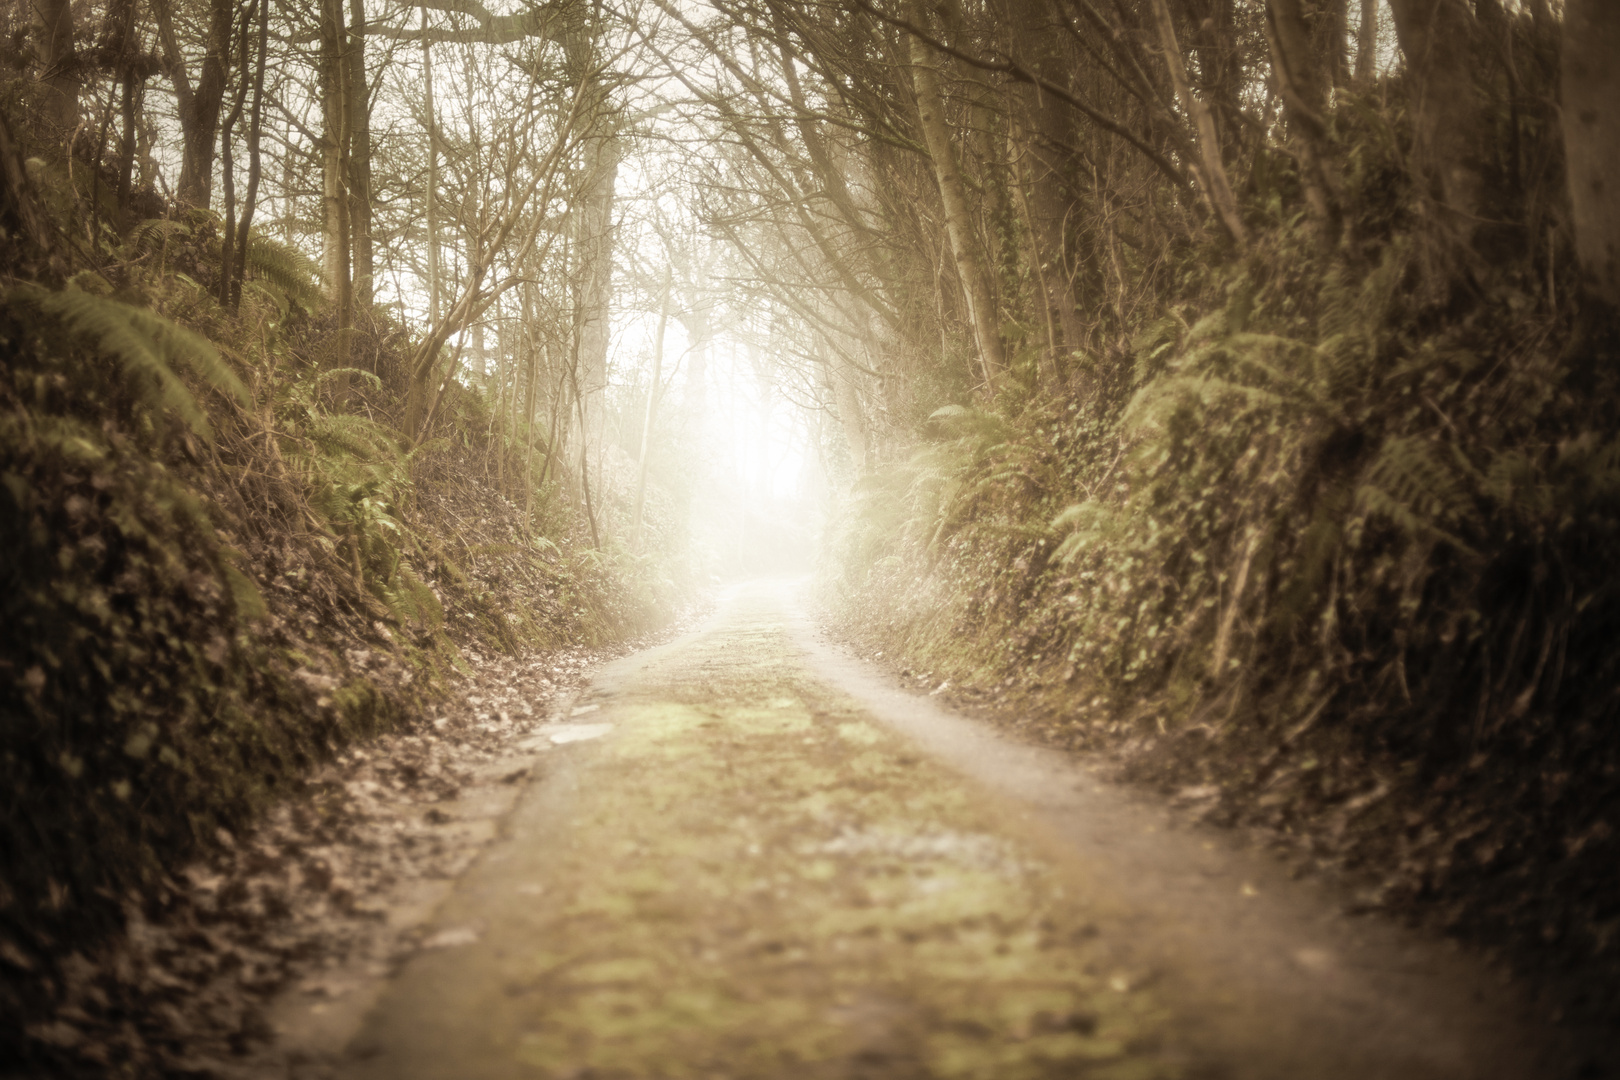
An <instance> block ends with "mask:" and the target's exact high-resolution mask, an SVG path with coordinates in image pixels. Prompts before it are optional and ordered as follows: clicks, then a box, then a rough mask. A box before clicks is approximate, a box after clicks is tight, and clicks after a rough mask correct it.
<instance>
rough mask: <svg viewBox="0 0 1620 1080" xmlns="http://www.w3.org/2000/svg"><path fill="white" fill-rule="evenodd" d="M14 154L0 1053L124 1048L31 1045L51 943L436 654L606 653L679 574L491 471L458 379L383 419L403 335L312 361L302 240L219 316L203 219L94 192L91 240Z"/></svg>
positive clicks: (136, 886) (651, 614) (160, 866)
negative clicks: (400, 423) (107, 203)
mask: <svg viewBox="0 0 1620 1080" xmlns="http://www.w3.org/2000/svg"><path fill="white" fill-rule="evenodd" d="M41 153H42V157H43V156H44V151H42V152H41ZM9 164H10V165H12V166H14V168H13V169H12V170H11V172H10V173H9V174H8V175H11V176H20V175H24V173H25V172H26V173H28V174H30V175H32V176H33V177H34V180H35V183H34V184H33V185H32V186H31V187H28V186H25V187H23V188H17V187H14V186H10V185H7V186H5V187H4V188H3V189H0V202H3V203H4V205H0V219H3V222H5V223H11V224H15V223H17V222H24V223H28V224H29V225H30V227H29V228H24V229H17V228H10V227H8V228H6V229H5V231H4V232H3V235H0V239H3V241H4V247H5V251H4V255H5V257H6V262H5V265H6V267H7V268H9V271H10V272H9V274H8V275H7V276H6V277H5V278H4V279H3V280H0V717H3V740H0V806H3V812H0V865H3V866H4V867H5V875H4V879H3V881H0V974H3V976H4V977H3V978H0V1015H4V1017H5V1018H6V1019H5V1021H4V1022H3V1023H0V1059H4V1060H6V1061H7V1062H9V1063H16V1064H21V1063H26V1064H27V1065H28V1066H29V1067H30V1068H36V1069H40V1070H44V1071H55V1072H65V1073H76V1072H83V1071H85V1070H89V1071H90V1072H97V1071H98V1070H101V1069H119V1068H124V1067H126V1066H127V1067H130V1068H134V1066H133V1065H131V1064H130V1063H128V1062H124V1063H120V1062H112V1061H92V1060H81V1059H80V1057H79V1056H78V1055H79V1053H80V1051H81V1050H84V1048H83V1047H80V1046H78V1045H77V1044H74V1043H73V1042H72V1041H71V1040H67V1039H65V1037H64V1038H57V1037H56V1036H54V1035H53V1034H52V1033H53V1032H59V1031H61V1030H67V1029H62V1028H61V1026H60V1024H58V1023H57V1020H58V1019H60V1018H53V1013H52V1010H53V1008H54V1005H53V1002H55V1001H56V1000H57V999H58V997H60V996H61V993H62V991H63V990H64V987H65V986H66V985H67V984H68V983H69V982H71V980H72V979H73V978H74V975H73V972H74V971H75V970H77V969H76V968H75V967H74V964H75V963H79V964H80V965H81V966H82V960H75V959H74V958H75V957H76V956H81V955H82V954H88V953H91V952H93V951H94V950H95V949H96V947H97V945H98V943H99V942H101V941H103V940H105V939H107V938H108V937H109V936H110V935H115V934H117V933H119V932H120V930H121V928H122V927H123V926H124V925H125V923H126V919H127V918H129V917H130V912H131V911H135V912H138V911H139V910H140V908H141V906H142V904H143V903H145V900H146V898H147V897H150V896H152V895H154V893H157V892H161V891H162V889H163V888H164V886H165V882H166V881H167V880H168V878H169V877H170V876H171V875H172V874H173V873H174V872H175V870H176V868H177V867H178V866H180V865H182V864H183V863H184V862H185V861H186V860H189V859H192V858H194V857H196V856H198V855H199V854H201V853H202V852H204V851H206V850H207V849H209V848H211V847H217V846H218V845H221V844H224V845H229V844H230V843H232V842H233V841H232V837H233V835H234V834H236V833H237V832H239V831H241V830H242V829H243V828H245V827H246V825H247V824H248V823H249V822H251V821H252V820H253V819H254V818H255V816H256V815H258V814H259V813H260V812H261V811H262V810H263V809H264V808H265V807H266V806H267V805H268V804H270V803H271V802H272V801H273V800H275V799H277V798H281V797H284V796H285V795H286V794H288V793H289V792H292V791H294V790H296V789H297V786H298V783H299V778H300V777H301V776H302V775H303V774H305V773H306V772H307V771H308V770H309V769H310V767H311V766H312V765H314V764H316V763H319V762H321V761H323V760H327V759H329V758H331V757H332V756H333V755H334V754H335V753H337V752H338V751H339V750H340V749H341V748H342V747H344V746H346V745H348V744H350V743H352V742H354V741H356V740H359V739H363V738H365V737H367V736H370V735H373V734H376V733H378V732H381V731H383V730H387V729H390V728H394V727H397V726H399V725H402V724H409V723H412V722H414V720H415V718H416V717H418V716H419V715H420V713H421V707H422V705H423V704H424V703H425V702H426V701H427V700H430V699H432V698H433V697H435V696H437V695H439V694H440V693H442V692H443V691H444V689H445V688H446V684H447V680H448V679H450V678H451V677H453V676H454V675H455V673H456V671H457V669H458V668H463V667H464V664H463V662H462V650H466V649H471V650H477V651H480V652H506V653H521V652H525V651H528V650H533V649H548V648H554V647H558V646H561V645H564V644H573V643H589V644H601V643H604V642H607V641H610V640H614V639H617V638H620V637H623V636H627V635H629V634H632V633H635V632H639V631H641V630H645V629H648V628H650V627H651V626H652V625H654V624H656V623H657V622H659V621H660V620H661V619H663V618H664V617H665V616H666V613H667V612H668V611H670V610H671V608H672V606H673V603H674V600H675V586H674V584H673V583H672V582H671V581H670V580H669V576H668V574H666V573H663V572H662V569H661V568H660V567H658V566H655V565H652V564H651V562H650V560H647V559H635V558H632V557H631V556H629V555H627V554H625V553H623V552H608V553H601V552H595V551H590V550H586V548H585V545H584V544H582V543H580V538H581V536H582V535H583V534H584V529H583V526H582V525H581V524H580V522H579V521H578V520H577V516H578V515H577V512H576V510H575V509H574V508H573V507H572V506H571V505H570V503H569V502H568V500H567V499H566V498H560V497H558V488H559V487H560V486H562V485H560V484H559V483H558V482H557V480H556V470H554V471H553V482H552V483H551V484H550V485H548V487H547V488H546V490H543V491H540V492H538V493H526V492H524V491H523V490H522V487H523V481H522V480H520V479H519V477H520V476H521V475H522V473H521V470H520V469H518V468H516V467H512V462H511V461H506V462H505V464H506V465H507V466H508V467H506V468H504V469H499V470H497V473H496V477H497V478H496V479H492V478H490V476H489V475H488V469H487V463H488V462H489V461H490V460H491V459H501V456H502V455H505V456H506V458H507V459H510V458H512V455H513V451H512V449H511V447H510V445H508V440H507V439H506V438H505V437H504V435H503V433H502V432H501V431H500V430H499V428H498V427H496V426H494V425H491V424H490V423H489V422H488V415H487V412H486V411H485V406H484V404H483V401H482V398H481V397H480V396H479V395H478V394H477V393H476V392H474V391H472V390H468V389H466V388H463V387H459V386H457V387H454V388H453V389H452V392H451V394H450V395H449V399H448V400H447V403H446V406H445V408H444V409H443V410H442V411H441V420H440V423H439V424H438V426H437V429H436V431H435V433H434V436H435V437H433V438H431V439H427V440H425V441H423V442H421V444H420V445H413V444H412V443H411V442H410V441H408V440H406V439H404V438H403V437H402V436H401V435H400V434H399V433H398V429H397V427H396V421H397V419H398V416H399V413H400V412H401V411H402V403H403V386H404V384H403V366H404V362H405V355H406V351H405V346H406V345H407V344H408V341H407V335H406V333H405V331H404V329H403V328H402V327H400V326H398V325H395V324H393V323H392V322H390V321H389V319H388V318H387V317H386V316H385V315H383V314H381V313H375V312H372V313H367V319H366V321H365V325H363V326H362V327H361V328H360V329H359V330H358V331H356V332H355V333H354V334H353V335H352V340H351V345H352V346H353V347H352V348H350V349H349V350H348V351H349V353H350V355H351V356H352V357H353V358H354V359H353V360H352V362H353V363H356V364H358V365H363V366H357V367H354V368H351V369H339V370H334V368H333V366H332V363H331V359H330V358H331V357H332V356H334V355H336V348H335V345H336V342H337V334H336V332H335V331H334V330H333V329H332V327H331V325H330V316H329V315H328V314H327V313H326V312H325V310H324V305H323V301H322V288H321V282H320V278H319V272H318V269H317V268H316V267H315V265H314V264H313V263H312V262H311V261H310V260H309V259H308V258H307V257H306V256H304V255H303V254H302V253H301V252H299V251H298V250H296V249H294V248H291V247H288V246H285V245H282V244H279V243H277V242H275V241H273V240H271V239H269V238H267V237H264V236H259V235H257V234H255V236H254V238H253V239H252V241H251V242H250V244H249V250H248V258H247V266H248V274H249V276H248V280H247V281H246V283H245V288H244V290H243V298H242V302H241V306H240V309H239V310H237V311H229V310H227V309H226V308H224V307H222V306H221V305H220V304H219V303H218V302H217V301H216V299H215V295H216V293H217V292H218V287H217V276H218V273H219V269H218V267H219V242H218V239H217V236H218V232H219V224H218V222H217V220H216V219H215V218H213V217H212V216H211V215H209V214H208V213H206V212H199V211H187V212H183V213H182V212H179V211H176V212H175V213H174V215H173V216H172V217H166V218H148V219H142V220H128V221H126V220H123V217H122V216H121V215H120V214H119V213H117V211H118V209H119V208H117V207H112V208H110V209H109V208H104V210H103V212H102V213H101V215H100V218H99V225H100V227H99V234H98V231H97V230H96V229H94V228H88V227H86V219H85V215H84V205H85V202H86V200H85V199H84V198H83V195H84V193H83V192H81V191H78V189H77V188H75V187H74V185H75V184H78V183H81V182H84V183H93V181H82V180H81V178H82V177H83V176H84V170H83V169H79V170H77V171H76V172H74V173H72V174H71V175H70V174H69V172H67V171H63V170H56V171H57V172H62V173H63V175H62V176H61V177H60V178H59V179H60V181H61V182H60V183H59V184H57V185H56V186H54V187H52V188H49V189H47V188H46V187H44V186H42V183H41V182H42V181H44V180H47V179H49V178H50V176H51V175H54V173H53V171H52V170H53V168H54V167H53V166H51V165H49V164H47V163H45V162H44V161H43V160H42V159H41V158H36V159H33V160H32V161H31V162H30V163H29V165H28V166H27V169H24V168H23V166H22V165H21V163H20V162H11V163H9ZM87 237H88V238H89V239H86V238H87ZM525 510H527V512H525ZM105 1004H106V1008H107V1009H108V1010H109V1016H108V1017H103V1018H102V1020H103V1021H108V1022H116V1015H117V1010H118V1009H120V1008H123V1007H126V1006H127V1005H128V1004H129V1003H120V1002H117V1001H108V1002H107V1003H105ZM109 1018H111V1019H110V1020H109ZM85 1052H89V1051H85ZM137 1071H139V1070H138V1069H137Z"/></svg>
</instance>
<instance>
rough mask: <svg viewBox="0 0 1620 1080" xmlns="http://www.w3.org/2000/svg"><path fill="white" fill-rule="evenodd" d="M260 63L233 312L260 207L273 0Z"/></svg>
mask: <svg viewBox="0 0 1620 1080" xmlns="http://www.w3.org/2000/svg"><path fill="white" fill-rule="evenodd" d="M258 48H259V52H258V62H257V64H256V66H255V67H254V69H253V108H252V111H251V112H250V113H249V116H248V181H247V193H246V195H244V196H243V199H242V223H241V224H240V225H239V226H237V239H236V268H235V270H234V271H233V272H231V274H230V277H231V299H230V304H231V308H232V310H234V309H235V308H236V307H237V305H238V304H240V303H241V301H242V279H243V277H244V276H245V275H246V273H247V249H248V240H249V238H250V237H251V236H252V234H253V214H254V211H255V209H256V208H257V205H258V198H259V176H260V174H261V171H262V169H261V164H260V154H259V151H260V144H261V142H262V141H263V138H262V136H263V133H264V70H265V65H266V60H267V59H268V57H269V53H270V0H259V44H258Z"/></svg>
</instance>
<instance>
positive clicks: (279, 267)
mask: <svg viewBox="0 0 1620 1080" xmlns="http://www.w3.org/2000/svg"><path fill="white" fill-rule="evenodd" d="M247 266H248V269H250V270H252V271H253V273H254V274H255V275H257V276H258V277H260V278H263V279H264V280H265V281H267V282H269V283H270V284H272V285H274V286H275V287H276V288H277V289H279V290H280V291H281V295H282V296H283V297H285V298H286V299H287V300H288V301H289V302H291V303H294V304H297V305H298V306H299V307H301V308H303V309H304V310H305V311H313V310H315V308H316V307H318V306H319V305H320V302H321V298H322V296H323V290H324V289H325V287H326V275H325V274H323V273H322V272H321V268H320V266H319V265H317V264H316V262H315V260H314V259H311V258H310V257H309V256H308V255H306V254H304V253H303V252H302V251H300V250H298V249H297V248H295V247H293V246H292V245H291V244H283V243H282V242H280V241H279V240H272V239H270V238H269V237H268V236H265V235H263V234H262V233H260V232H258V231H257V230H254V231H252V232H250V233H249V234H248V246H247Z"/></svg>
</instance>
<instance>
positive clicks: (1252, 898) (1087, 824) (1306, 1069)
mask: <svg viewBox="0 0 1620 1080" xmlns="http://www.w3.org/2000/svg"><path fill="white" fill-rule="evenodd" d="M573 712H574V713H575V714H576V715H575V716H574V717H573V718H572V719H571V721H570V723H569V726H567V727H566V728H561V729H558V728H554V729H552V730H553V732H554V736H553V741H554V742H558V743H559V745H557V746H556V748H555V749H554V750H552V751H551V752H550V753H549V755H548V757H547V758H546V760H545V765H544V767H543V768H542V769H541V770H540V771H539V777H540V778H539V779H538V780H537V781H536V782H535V783H534V784H533V786H532V787H531V789H530V790H529V791H528V792H527V793H526V794H525V795H524V796H523V797H522V798H521V799H520V800H519V802H518V804H517V806H516V808H515V809H514V811H513V812H512V814H511V816H510V818H509V819H508V821H507V822H506V824H505V828H504V834H503V837H502V839H501V840H499V841H497V842H496V843H495V844H494V845H492V846H491V847H490V849H489V850H488V851H487V852H486V853H485V855H484V856H483V858H482V859H481V860H479V862H478V863H477V864H476V865H475V866H474V867H473V868H472V869H471V870H470V871H468V873H467V874H466V875H465V877H464V878H463V879H462V880H461V882H460V883H459V884H458V886H457V888H456V889H455V890H454V892H453V893H452V894H451V896H450V897H449V899H448V900H447V901H446V902H445V904H444V906H443V907H442V908H441V910H440V911H439V913H438V915H437V916H436V918H435V920H434V924H433V933H432V936H431V937H430V938H429V941H430V942H432V943H435V944H436V945H438V947H436V948H430V949H426V950H424V951H422V952H420V953H419V954H417V955H416V956H415V957H414V958H413V959H412V960H411V961H409V962H408V963H407V964H406V965H405V966H404V967H403V969H402V970H401V972H400V973H399V975H398V976H397V978H396V979H395V980H394V982H393V983H392V984H391V985H390V986H389V988H388V989H387V990H386V992H385V993H384V994H383V995H382V997H381V999H380V1001H379V1003H378V1004H377V1006H376V1007H375V1008H374V1009H373V1011H372V1013H371V1014H370V1016H369V1017H368V1019H367V1020H366V1022H365V1024H364V1026H363V1028H362V1030H361V1031H360V1033H359V1034H358V1035H357V1036H356V1037H355V1038H354V1039H353V1041H352V1042H351V1044H350V1048H349V1052H348V1054H349V1056H348V1060H347V1064H346V1066H345V1068H346V1072H345V1075H347V1076H349V1077H352V1078H354V1080H361V1078H376V1080H383V1078H389V1080H395V1078H397V1080H407V1078H422V1080H428V1078H443V1080H482V1078H492V1080H493V1078H504V1077H538V1078H557V1080H561V1078H585V1077H595V1078H603V1080H605V1078H626V1080H629V1078H638V1080H639V1078H647V1080H651V1078H671V1080H673V1078H680V1077H705V1078H719V1077H727V1078H734V1080H741V1078H797V1077H806V1078H810V1077H815V1078H820V1077H829V1078H831V1077H838V1078H845V1077H863V1078H873V1080H877V1078H889V1077H894V1078H910V1077H918V1078H921V1077H982V1078H985V1080H990V1078H994V1080H1014V1078H1019V1077H1031V1078H1035V1077H1076V1076H1087V1077H1091V1076H1096V1077H1120V1078H1124V1077H1142V1078H1149V1077H1175V1076H1230V1077H1234V1078H1237V1077H1278V1078H1281V1077H1293V1078H1300V1077H1324V1078H1328V1077H1340V1076H1342V1077H1369V1078H1370V1077H1381V1078H1392V1080H1399V1078H1405V1077H1458V1078H1461V1077H1497V1076H1500V1077H1504V1078H1505V1077H1530V1076H1536V1075H1543V1069H1544V1068H1545V1067H1546V1060H1547V1059H1545V1058H1544V1057H1543V1054H1544V1053H1545V1052H1546V1050H1545V1047H1544V1046H1543V1045H1542V1044H1541V1041H1540V1037H1539V1036H1537V1035H1536V1034H1535V1033H1533V1032H1529V1031H1527V1030H1525V1029H1524V1027H1523V1025H1522V1024H1521V1023H1520V1022H1519V1021H1518V1020H1517V1019H1516V1017H1518V1016H1520V1015H1522V1012H1521V1011H1519V1010H1517V1009H1516V1008H1515V1003H1514V1002H1513V1000H1512V999H1511V997H1510V996H1509V995H1508V994H1507V992H1506V991H1503V990H1498V989H1496V986H1497V983H1496V981H1495V980H1494V979H1493V978H1492V977H1491V976H1490V975H1489V974H1488V973H1487V972H1486V971H1485V970H1484V969H1483V968H1479V967H1476V966H1474V965H1473V964H1472V963H1471V962H1470V961H1467V960H1465V959H1463V958H1460V957H1458V956H1456V955H1455V954H1453V953H1451V952H1448V951H1447V950H1445V949H1443V948H1439V947H1435V946H1432V945H1429V944H1426V943H1424V942H1422V941H1419V940H1417V939H1415V938H1412V937H1409V936H1408V935H1406V934H1404V933H1402V932H1399V931H1397V930H1394V929H1391V928H1387V927H1381V926H1378V925H1375V924H1369V923H1366V922H1365V920H1351V919H1347V918H1345V917H1342V916H1339V915H1337V914H1335V912H1336V910H1337V909H1336V908H1335V907H1334V906H1333V904H1332V901H1331V898H1330V897H1327V896H1326V895H1325V893H1321V892H1318V891H1315V890H1314V889H1312V888H1311V887H1306V886H1300V885H1297V884H1295V883H1292V882H1288V881H1287V880H1286V879H1285V877H1284V875H1282V874H1281V873H1280V872H1279V871H1277V870H1275V869H1273V868H1271V867H1269V866H1268V865H1267V864H1266V863H1265V861H1264V860H1262V859H1259V858H1257V857H1254V856H1250V855H1245V854H1244V853H1242V852H1238V851H1233V850H1230V849H1229V848H1228V846H1227V845H1226V844H1225V843H1224V841H1220V840H1219V839H1218V838H1212V837H1210V836H1205V835H1204V834H1203V833H1201V832H1197V831H1188V830H1185V829H1173V828H1170V825H1171V822H1169V821H1168V819H1166V818H1165V817H1164V815H1163V814H1162V813H1161V812H1158V811H1155V810H1154V809H1153V808H1152V807H1151V806H1149V805H1147V804H1144V803H1140V802H1137V801H1134V800H1132V799H1130V798H1128V797H1126V796H1124V795H1122V794H1121V793H1120V792H1118V791H1117V790H1116V789H1112V788H1109V787H1106V786H1104V785H1101V784H1099V783H1098V782H1096V781H1095V780H1094V779H1092V778H1090V777H1089V776H1088V775H1087V774H1086V773H1084V772H1083V771H1081V770H1079V769H1078V767H1076V766H1074V765H1073V764H1071V763H1069V762H1068V761H1066V760H1065V759H1063V758H1062V757H1060V756H1059V755H1055V754H1051V753H1049V752H1045V751H1036V750H1032V749H1029V748H1024V747H1019V746H1016V745H1013V744H1010V743H1007V742H1005V741H1004V740H1002V739H1001V738H1000V737H998V736H995V735H992V734H990V733H989V732H988V731H987V730H986V729H984V728H982V727H981V726H979V725H976V724H974V723H971V722H969V721H965V720H962V719H960V718H954V717H951V716H949V715H947V714H945V713H943V712H942V711H941V710H938V709H936V708H934V706H933V705H932V703H930V702H927V701H926V700H922V699H917V698H915V697H913V696H910V695H906V694H904V693H902V692H901V691H899V690H897V689H893V688H890V687H888V686H886V684H885V683H884V681H883V680H882V679H880V678H878V677H876V676H874V675H872V674H871V673H869V672H863V671H862V670H861V668H860V666H859V665H857V664H855V663H854V662H852V661H850V660H848V659H845V658H842V657H841V656H840V654H838V653H837V652H836V650H833V649H831V648H829V647H828V646H826V645H823V644H820V643H818V642H816V641H815V639H814V636H813V634H812V633H811V631H810V628H809V624H808V623H807V622H806V621H805V620H804V618H803V617H802V616H801V615H799V614H797V613H796V609H795V608H794V606H793V599H792V591H791V589H790V588H789V587H788V586H785V585H782V584H779V583H757V584H752V585H748V586H744V587H741V588H739V589H735V590H733V591H732V592H731V593H730V594H729V595H728V597H727V599H726V601H725V602H724V603H723V604H722V606H721V609H720V611H719V612H718V613H717V615H716V616H715V617H714V618H713V619H712V620H711V621H710V622H709V623H708V624H707V626H706V627H705V628H703V629H701V630H699V631H697V632H695V633H693V634H691V635H688V636H687V637H684V638H682V639H680V640H677V641H675V642H673V643H671V644H669V645H666V646H663V647H661V648H658V649H654V650H651V651H649V652H647V653H642V654H640V655H637V656H634V657H630V658H628V659H626V660H622V661H618V662H617V663H615V664H612V665H609V666H608V667H607V668H606V669H605V670H604V671H603V673H602V674H601V675H600V676H599V677H598V679H597V680H596V681H595V683H594V684H593V686H592V687H591V688H590V689H589V690H588V691H587V692H586V694H585V695H584V696H583V697H581V698H580V699H579V701H578V702H576V704H575V708H574V709H573ZM556 735H564V736H568V735H572V736H577V738H575V739H573V740H572V741H570V740H569V739H568V738H566V737H565V738H563V739H561V740H559V739H557V738H556ZM964 773H966V774H967V775H964Z"/></svg>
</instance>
